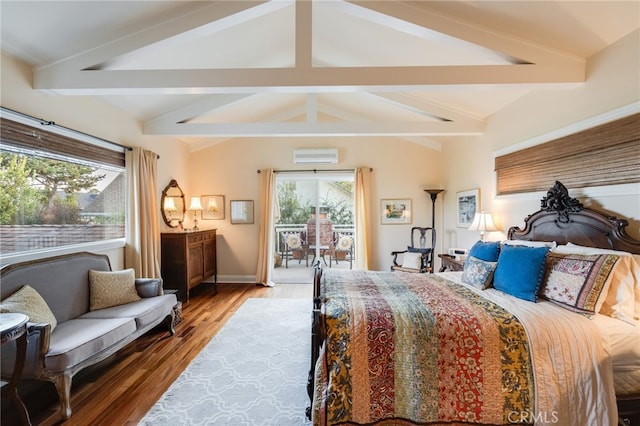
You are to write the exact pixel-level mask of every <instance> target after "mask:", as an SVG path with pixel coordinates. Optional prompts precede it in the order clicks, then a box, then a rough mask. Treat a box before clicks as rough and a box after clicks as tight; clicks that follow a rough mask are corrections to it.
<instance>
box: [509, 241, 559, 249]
mask: <svg viewBox="0 0 640 426" xmlns="http://www.w3.org/2000/svg"><path fill="white" fill-rule="evenodd" d="M502 244H506V245H508V246H525V247H549V248H550V249H552V248H555V247H556V246H557V244H556V242H555V241H528V240H504V241H503V242H502Z"/></svg>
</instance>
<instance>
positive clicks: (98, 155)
mask: <svg viewBox="0 0 640 426" xmlns="http://www.w3.org/2000/svg"><path fill="white" fill-rule="evenodd" d="M0 137H1V140H2V144H6V145H10V146H13V147H16V148H24V149H32V150H37V151H41V152H47V153H54V154H64V155H67V156H69V157H73V158H77V159H80V160H89V161H97V162H99V163H102V164H111V165H114V166H118V167H124V152H118V151H114V150H111V149H108V148H104V147H100V146H97V145H92V144H88V143H85V142H82V141H80V140H77V139H73V138H70V137H67V136H64V135H60V134H57V133H54V132H49V131H47V130H44V129H40V128H36V127H32V126H29V125H27V124H23V123H19V122H17V121H13V120H9V119H6V118H4V117H3V118H0Z"/></svg>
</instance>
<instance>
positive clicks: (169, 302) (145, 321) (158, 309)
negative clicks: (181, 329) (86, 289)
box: [80, 294, 177, 328]
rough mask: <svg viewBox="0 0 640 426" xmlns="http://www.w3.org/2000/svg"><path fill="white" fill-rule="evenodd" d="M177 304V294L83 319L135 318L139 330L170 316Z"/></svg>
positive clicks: (149, 299) (103, 310) (90, 315)
mask: <svg viewBox="0 0 640 426" xmlns="http://www.w3.org/2000/svg"><path fill="white" fill-rule="evenodd" d="M176 303H177V299H176V295H175V294H165V295H164V296H156V297H150V298H146V299H141V300H138V301H137V302H133V303H127V304H124V305H118V306H114V307H112V308H107V309H100V310H98V311H92V312H88V313H86V314H84V315H82V316H81V317H80V318H81V319H108V318H135V320H136V325H137V327H138V328H140V327H146V326H147V325H149V324H151V323H153V322H156V321H157V320H158V318H159V317H163V316H166V315H169V314H170V313H171V310H172V309H173V306H174V305H175V304H176Z"/></svg>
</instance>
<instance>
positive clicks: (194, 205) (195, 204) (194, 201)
mask: <svg viewBox="0 0 640 426" xmlns="http://www.w3.org/2000/svg"><path fill="white" fill-rule="evenodd" d="M189 210H204V209H203V208H202V203H201V202H200V197H191V205H190V206H189Z"/></svg>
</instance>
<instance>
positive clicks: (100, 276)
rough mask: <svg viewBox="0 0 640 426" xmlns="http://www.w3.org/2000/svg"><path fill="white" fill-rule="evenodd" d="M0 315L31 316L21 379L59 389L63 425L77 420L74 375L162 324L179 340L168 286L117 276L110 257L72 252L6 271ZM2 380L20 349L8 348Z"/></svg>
mask: <svg viewBox="0 0 640 426" xmlns="http://www.w3.org/2000/svg"><path fill="white" fill-rule="evenodd" d="M0 280H1V281H2V288H1V289H0V293H1V294H0V296H1V298H2V302H1V303H0V312H21V313H25V314H27V315H28V316H29V317H30V320H29V324H28V340H27V356H26V360H25V366H24V370H23V374H22V378H27V379H36V380H47V381H51V382H53V383H54V384H55V386H56V389H57V391H58V396H59V398H60V406H61V407H60V410H61V415H62V417H63V418H65V419H66V418H69V417H70V416H71V405H70V391H71V381H72V378H73V376H74V375H75V374H76V373H77V372H78V371H80V370H82V369H83V368H85V367H88V366H90V365H92V364H95V363H97V362H99V361H102V360H103V359H105V358H107V357H108V356H110V355H112V354H114V353H115V352H116V351H118V350H119V349H121V348H122V347H124V346H125V345H127V344H128V343H130V342H132V341H133V340H134V339H136V338H137V337H139V336H141V335H142V334H144V333H146V332H147V331H149V330H151V329H152V328H154V327H155V326H157V325H158V324H160V323H162V322H164V323H165V324H166V326H167V327H168V330H169V332H170V333H171V334H172V335H173V334H174V331H173V324H174V322H173V321H174V306H175V305H176V303H177V299H176V296H175V294H163V290H162V279H159V278H158V279H149V278H146V279H140V278H139V279H136V278H134V275H133V270H124V271H111V265H110V263H109V258H108V257H107V256H105V255H97V254H93V253H87V252H82V253H74V254H70V255H63V256H56V257H51V258H46V259H40V260H35V261H28V262H21V263H15V264H12V265H7V266H5V267H3V268H2V269H1V270H0ZM1 358H2V376H3V378H5V377H8V376H10V375H11V373H12V371H13V363H14V359H15V344H14V345H11V343H9V344H7V345H5V346H3V348H2V354H1Z"/></svg>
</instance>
